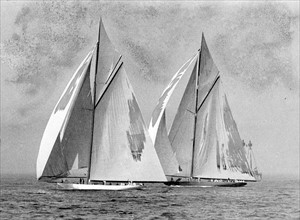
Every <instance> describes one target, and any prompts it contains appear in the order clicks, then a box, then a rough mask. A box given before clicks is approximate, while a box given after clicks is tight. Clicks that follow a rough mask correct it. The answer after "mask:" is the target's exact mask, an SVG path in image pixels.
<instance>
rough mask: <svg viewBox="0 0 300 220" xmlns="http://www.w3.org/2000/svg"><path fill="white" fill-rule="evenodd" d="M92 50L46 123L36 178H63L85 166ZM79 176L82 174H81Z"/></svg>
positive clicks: (90, 108)
mask: <svg viewBox="0 0 300 220" xmlns="http://www.w3.org/2000/svg"><path fill="white" fill-rule="evenodd" d="M93 52H94V49H93V50H91V51H90V52H89V53H88V55H87V56H86V58H85V59H84V60H83V62H82V63H81V65H80V66H79V67H78V69H77V71H76V72H75V73H74V75H73V77H72V78H71V80H70V81H69V83H68V85H67V87H66V89H65V90H64V92H63V94H62V96H61V97H60V99H59V101H58V103H57V104H56V106H55V108H54V110H53V112H52V114H51V117H50V119H49V121H48V124H47V126H46V129H45V131H44V134H43V138H42V141H41V144H40V149H39V153H38V158H37V164H36V169H37V178H38V179H41V178H43V177H45V178H46V177H65V176H70V172H71V171H72V169H73V170H76V169H85V171H86V168H87V166H88V161H89V152H88V151H86V147H85V146H86V145H88V146H89V145H90V143H91V142H90V141H91V140H90V135H89V133H90V131H91V126H92V123H91V122H92V114H91V112H92V111H91V110H92V108H93V103H92V97H91V93H90V66H91V59H92V55H93ZM80 175H81V174H80Z"/></svg>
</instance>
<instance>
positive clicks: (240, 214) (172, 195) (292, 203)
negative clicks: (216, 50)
mask: <svg viewBox="0 0 300 220" xmlns="http://www.w3.org/2000/svg"><path fill="white" fill-rule="evenodd" d="M0 199H1V203H0V219H1V220H2V219H300V207H299V180H295V179H294V180H293V179H286V178H285V179H274V178H269V179H264V180H263V181H262V182H259V183H248V185H247V186H245V187H238V188H221V187H220V188H183V187H167V186H164V185H163V184H155V185H146V186H145V188H144V189H143V190H133V191H119V192H117V191H116V192H114V191H94V192H93V191H89V192H80V191H71V192H69V191H60V190H57V189H56V186H55V185H54V184H49V183H39V182H37V181H36V180H35V179H34V178H33V177H3V176H2V177H1V197H0Z"/></svg>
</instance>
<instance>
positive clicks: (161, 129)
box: [149, 34, 255, 187]
mask: <svg viewBox="0 0 300 220" xmlns="http://www.w3.org/2000/svg"><path fill="white" fill-rule="evenodd" d="M189 71H190V78H189V81H188V83H187V86H186V88H185V91H184V93H183V96H182V99H181V102H180V104H179V107H178V110H177V113H176V116H175V118H174V119H173V123H172V126H171V128H170V130H169V132H167V128H166V118H165V112H166V111H167V108H166V107H167V103H168V102H169V99H170V97H171V96H172V93H173V92H174V90H175V88H176V86H177V84H178V83H179V82H180V80H181V79H182V76H183V75H184V74H186V73H187V72H189ZM149 132H150V136H151V138H152V140H153V143H154V146H155V148H156V151H157V153H158V156H159V159H160V161H161V164H162V166H163V169H164V171H165V174H166V176H167V177H168V180H169V182H168V183H167V184H168V185H181V186H202V187H208V186H244V185H246V182H245V181H255V178H254V177H253V175H252V172H251V168H250V166H249V163H248V161H247V158H246V155H245V151H244V149H243V147H242V140H241V138H240V135H239V132H238V129H237V126H236V123H235V121H234V119H233V116H232V113H231V110H230V107H229V104H228V101H227V98H226V95H225V93H224V91H223V88H222V83H221V79H220V74H219V70H218V69H217V67H216V65H215V63H214V61H213V59H212V57H211V54H210V52H209V50H208V47H207V44H206V41H205V38H204V35H203V34H202V42H201V49H200V50H199V51H198V53H197V54H195V55H194V56H193V57H192V58H190V59H189V60H188V61H187V62H186V63H185V64H184V65H183V66H182V67H181V68H180V69H179V70H178V72H177V73H176V74H175V75H174V76H173V78H172V80H171V82H170V83H169V85H168V86H167V88H166V89H165V90H164V91H163V93H162V95H161V97H160V99H159V101H158V104H157V106H156V107H155V109H154V111H153V114H152V118H151V121H150V126H149Z"/></svg>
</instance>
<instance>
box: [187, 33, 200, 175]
mask: <svg viewBox="0 0 300 220" xmlns="http://www.w3.org/2000/svg"><path fill="white" fill-rule="evenodd" d="M202 39H203V34H202ZM200 59H201V50H200V49H199V50H198V59H197V72H196V83H195V112H194V136H193V149H192V163H191V175H190V176H191V177H193V172H194V151H195V144H196V130H197V129H196V128H197V106H198V88H199V77H200V72H199V68H200Z"/></svg>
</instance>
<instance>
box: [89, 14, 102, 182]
mask: <svg viewBox="0 0 300 220" xmlns="http://www.w3.org/2000/svg"><path fill="white" fill-rule="evenodd" d="M101 23H102V19H101V18H100V21H99V30H98V41H97V50H96V53H97V54H96V62H95V77H94V91H93V92H94V94H93V100H94V103H93V109H92V111H93V117H92V134H91V146H90V160H89V166H88V176H87V183H89V182H90V176H91V164H92V150H93V140H94V121H95V107H96V76H97V72H98V59H99V47H100V30H101Z"/></svg>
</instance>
